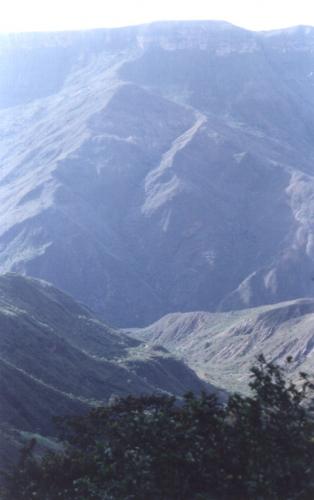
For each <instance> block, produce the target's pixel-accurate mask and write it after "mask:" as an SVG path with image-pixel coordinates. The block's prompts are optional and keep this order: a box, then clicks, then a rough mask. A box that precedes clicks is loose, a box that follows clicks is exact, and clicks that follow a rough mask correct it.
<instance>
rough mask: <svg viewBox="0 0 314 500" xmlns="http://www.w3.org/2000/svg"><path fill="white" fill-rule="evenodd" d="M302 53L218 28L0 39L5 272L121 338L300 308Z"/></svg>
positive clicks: (0, 244)
mask: <svg viewBox="0 0 314 500" xmlns="http://www.w3.org/2000/svg"><path fill="white" fill-rule="evenodd" d="M313 48H314V29H313V28H308V27H298V28H295V29H289V30H282V31H275V32H269V33H253V32H249V31H247V30H243V29H240V28H237V27H234V26H232V25H229V24H227V23H221V22H174V23H172V22H169V23H155V24H152V25H147V26H140V27H132V28H125V29H115V30H96V31H91V32H81V33H80V32H78V33H50V34H24V35H1V37H0V67H1V72H0V107H1V109H0V135H1V142H0V164H1V171H0V203H1V207H2V208H1V214H0V271H1V272H7V271H14V272H19V273H22V274H28V275H33V276H36V277H39V278H44V279H47V280H48V281H51V282H52V283H54V284H55V285H56V286H58V287H59V288H61V289H63V290H65V291H67V292H69V293H70V294H72V295H73V296H75V297H76V298H77V299H78V300H80V301H82V302H84V303H85V304H88V305H89V306H90V307H91V308H92V309H93V310H96V311H97V312H98V313H99V314H102V315H103V317H104V318H106V320H107V321H109V323H111V324H114V325H119V326H128V327H129V326H140V325H145V324H148V323H150V322H152V321H154V320H156V319H157V318H159V317H161V316H162V315H164V314H166V313H167V312H171V311H191V310H211V311H217V310H231V309H241V308H247V307H253V306H258V305H262V304H269V303H275V302H279V301H285V300H291V299H295V298H299V297H305V296H313V294H314V282H313V280H312V279H311V278H312V277H313V272H314V233H313V218H314V201H313V200H314V180H313V161H314V147H313V144H314V86H313V81H314V80H313V78H314V76H313V75H314V73H313V68H314V51H313ZM121 304H123V307H121Z"/></svg>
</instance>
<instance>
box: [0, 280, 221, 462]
mask: <svg viewBox="0 0 314 500" xmlns="http://www.w3.org/2000/svg"><path fill="white" fill-rule="evenodd" d="M0 373H1V377H0V399H1V405H0V448H1V458H0V461H1V464H2V465H3V463H4V464H5V463H6V462H7V457H6V453H7V450H9V453H10V455H13V456H15V455H14V450H15V449H16V447H18V445H19V444H20V443H21V442H23V440H24V441H25V440H27V437H28V436H29V435H30V434H32V435H33V434H34V433H35V434H38V435H39V436H40V442H42V441H43V440H45V439H46V438H47V436H51V435H53V432H54V427H53V422H52V417H53V416H58V415H67V414H77V413H83V412H87V410H88V409H90V408H91V407H93V406H95V405H99V404H102V405H103V404H107V403H108V401H110V398H111V397H112V396H115V395H117V396H126V395H127V394H151V393H156V392H159V393H160V392H163V393H167V394H175V395H178V396H180V395H182V394H184V393H185V392H187V391H188V390H193V391H196V392H200V391H201V390H203V389H206V390H209V391H212V390H214V388H213V387H212V386H210V385H208V384H206V383H204V382H202V381H201V380H200V379H198V377H197V376H196V374H195V373H194V372H193V371H192V370H191V369H190V368H188V367H187V366H186V365H184V364H183V362H182V361H180V360H179V359H178V358H175V357H173V356H172V355H170V353H168V352H167V351H166V350H165V349H162V348H158V347H154V346H153V347H149V346H147V345H146V343H145V344H144V343H142V342H141V341H139V340H136V339H133V338H131V337H128V336H127V335H126V334H125V333H124V332H120V331H117V330H114V329H112V328H109V327H108V326H107V325H105V324H104V323H102V322H101V321H100V320H99V319H98V318H97V317H95V316H94V315H93V314H91V312H90V311H89V310H88V309H87V308H86V307H84V306H82V305H80V304H78V303H76V302H75V301H74V300H73V299H72V298H71V297H69V296H68V295H66V294H64V293H63V292H60V291H59V290H57V289H55V288H54V287H53V286H51V285H50V284H48V283H47V282H44V281H39V280H34V279H31V278H26V277H22V276H18V275H15V274H6V275H4V276H1V277H0ZM10 447H12V448H13V451H12V449H11V450H10ZM2 462H3V463H2Z"/></svg>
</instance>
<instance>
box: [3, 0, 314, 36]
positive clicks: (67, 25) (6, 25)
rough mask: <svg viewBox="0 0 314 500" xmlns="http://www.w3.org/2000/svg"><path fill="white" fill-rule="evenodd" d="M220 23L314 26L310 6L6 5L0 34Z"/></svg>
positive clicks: (226, 0)
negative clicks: (200, 21)
mask: <svg viewBox="0 0 314 500" xmlns="http://www.w3.org/2000/svg"><path fill="white" fill-rule="evenodd" d="M183 19H184V20H188V19H190V20H192V19H221V20H225V21H229V22H231V23H233V24H236V25H238V26H242V27H244V28H248V29H251V30H268V29H277V28H284V27H288V26H293V25H298V24H305V25H314V6H313V5H312V3H311V2H309V1H308V0H299V1H298V2H295V1H294V2H289V3H287V2H285V1H284V0H277V1H273V0H272V1H271V0H264V2H263V3H262V2H260V1H257V0H238V1H231V0H220V1H219V2H217V1H211V0H209V1H204V0H194V1H193V2H185V3H182V2H180V1H179V0H173V1H170V2H169V0H159V1H158V2H156V1H151V0H137V1H133V2H132V1H126V0H115V1H114V2H111V1H110V2H109V1H104V0H88V1H87V0H86V1H85V0H81V1H77V0H76V1H75V0H67V1H66V2H65V1H64V0H54V1H52V0H28V1H27V2H25V0H10V2H5V1H4V0H2V9H1V19H0V31H1V32H19V31H56V30H58V31H59V30H72V29H75V30H77V29H89V28H100V27H108V28H109V27H118V26H126V25H133V24H141V23H147V22H152V21H158V20H183Z"/></svg>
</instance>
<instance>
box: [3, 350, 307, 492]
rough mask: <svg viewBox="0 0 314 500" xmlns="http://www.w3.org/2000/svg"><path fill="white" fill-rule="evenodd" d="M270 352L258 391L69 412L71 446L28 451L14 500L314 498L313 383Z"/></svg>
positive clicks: (12, 484) (63, 426) (257, 377)
mask: <svg viewBox="0 0 314 500" xmlns="http://www.w3.org/2000/svg"><path fill="white" fill-rule="evenodd" d="M300 375H301V379H302V383H300V385H295V384H294V383H292V382H291V381H287V380H286V379H285V376H284V371H283V369H282V368H280V367H278V366H276V365H274V364H272V363H268V362H266V360H265V359H264V357H263V356H260V357H259V359H258V362H257V364H256V365H255V366H254V367H253V368H252V370H251V376H252V378H251V383H250V387H251V391H252V393H251V395H250V396H243V395H239V394H234V395H232V396H231V397H230V399H229V401H228V403H227V404H225V405H223V404H221V403H219V401H218V400H217V399H216V397H215V396H213V395H208V394H205V393H203V394H202V395H200V396H195V395H193V394H192V393H189V394H187V395H186V396H185V398H184V400H183V401H176V400H175V398H173V397H169V396H165V395H152V396H142V397H133V396H129V397H127V398H124V399H118V400H117V401H115V402H114V403H113V404H112V405H111V406H108V407H103V408H97V409H94V410H93V411H91V412H90V413H89V414H88V415H86V416H83V417H82V416H81V417H79V416H78V417H74V418H73V417H72V418H59V419H58V422H57V424H58V427H59V430H60V437H61V439H62V440H63V441H64V442H65V443H66V445H65V448H64V451H63V452H62V453H49V454H47V455H46V456H45V457H44V458H43V459H42V460H40V461H37V460H35V459H34V458H32V456H31V455H30V456H28V457H24V458H23V460H21V461H20V463H19V465H18V466H17V468H16V469H15V470H14V471H13V472H12V473H11V475H10V476H9V477H8V480H7V485H6V491H5V493H4V498H6V499H8V500H12V499H14V500H20V499H27V500H29V499H31V498H38V499H40V500H55V499H58V500H59V499H61V500H69V499H73V500H87V499H96V500H100V499H102V500H104V499H106V500H110V499H136V500H147V498H150V499H153V500H155V499H156V500H159V499H160V500H161V499H163V500H176V499H177V500H179V499H180V500H191V499H195V500H197V499H198V500H201V499H208V500H210V499H217V500H218V499H219V500H220V499H239V500H240V499H241V500H244V499H265V500H266V499H267V500H268V499H285V500H288V499H290V500H294V499H295V500H296V499H304V500H307V499H312V498H314V474H313V473H314V425H313V421H312V418H311V415H310V412H309V410H308V404H307V403H308V402H309V401H310V398H309V392H310V391H311V390H312V389H313V385H312V384H311V382H310V381H309V378H308V376H307V375H306V374H304V373H302V374H300Z"/></svg>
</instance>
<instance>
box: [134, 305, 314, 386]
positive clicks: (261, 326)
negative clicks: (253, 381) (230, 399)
mask: <svg viewBox="0 0 314 500" xmlns="http://www.w3.org/2000/svg"><path fill="white" fill-rule="evenodd" d="M132 335H134V337H136V338H138V339H141V340H145V342H147V343H149V344H150V345H160V346H164V347H166V348H167V349H169V351H170V352H173V353H176V354H179V355H180V356H182V357H183V358H184V359H185V360H186V362H187V363H188V364H189V365H190V366H191V367H192V368H193V369H194V370H195V371H196V372H197V373H198V374H199V375H200V376H201V377H202V378H205V379H207V380H211V381H212V382H213V383H215V384H217V385H219V386H221V387H224V388H225V389H227V390H229V391H230V390H240V391H243V390H244V391H245V390H247V383H248V380H249V369H250V367H251V366H252V365H253V364H254V362H255V360H256V357H257V356H258V355H259V354H261V353H263V354H264V356H265V357H266V359H267V360H268V361H274V362H275V363H278V364H280V365H282V366H284V365H286V359H287V357H288V356H292V358H293V360H292V362H291V363H289V364H288V365H287V366H286V368H287V371H288V373H290V375H291V376H292V377H293V378H297V375H298V373H299V372H300V371H303V372H307V373H309V374H312V375H314V357H313V355H314V300H313V299H299V300H295V301H291V302H283V303H279V304H275V305H272V306H264V307H259V308H256V309H248V310H243V311H233V312H229V313H207V312H194V313H182V314H180V313H177V314H168V315H167V316H165V317H163V318H161V319H160V320H159V321H157V322H156V323H154V324H152V325H150V326H149V327H147V328H144V329H138V330H136V329H135V330H134V331H133V332H132Z"/></svg>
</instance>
